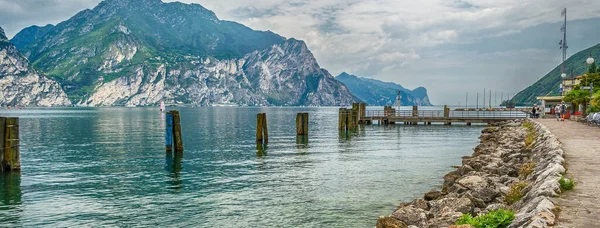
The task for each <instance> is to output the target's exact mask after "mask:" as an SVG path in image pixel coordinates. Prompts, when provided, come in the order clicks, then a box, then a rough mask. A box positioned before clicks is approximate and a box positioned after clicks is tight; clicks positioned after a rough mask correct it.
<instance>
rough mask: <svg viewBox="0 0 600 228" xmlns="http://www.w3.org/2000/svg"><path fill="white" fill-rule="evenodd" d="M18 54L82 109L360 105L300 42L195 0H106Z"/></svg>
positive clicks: (61, 24)
mask: <svg viewBox="0 0 600 228" xmlns="http://www.w3.org/2000/svg"><path fill="white" fill-rule="evenodd" d="M15 38H18V37H15ZM17 41H19V42H21V40H18V39H17ZM21 51H22V53H24V54H25V55H26V56H27V57H28V58H29V59H30V60H31V61H32V62H33V65H34V66H35V67H36V68H38V69H41V70H42V71H44V72H47V75H48V76H50V77H51V78H53V79H55V80H57V81H58V82H59V83H60V84H61V85H62V87H63V89H64V90H65V92H66V93H67V94H68V95H69V98H70V99H71V100H72V101H73V102H74V103H76V104H77V105H81V106H115V105H124V106H143V105H156V104H158V103H159V102H160V101H165V102H166V103H184V104H193V105H208V104H214V103H236V104H240V105H309V106H332V105H347V104H350V103H352V102H353V101H358V99H357V98H356V97H354V96H353V95H352V94H351V93H350V91H349V90H348V89H347V88H346V87H345V86H344V85H343V84H341V83H339V82H338V81H336V80H335V79H334V78H333V76H331V75H330V74H329V73H328V72H327V71H326V70H324V69H321V68H320V67H319V65H318V63H317V61H316V59H315V58H314V56H313V55H312V53H311V52H310V50H308V48H307V46H306V44H305V43H304V42H302V41H299V40H295V39H286V38H284V37H281V36H279V35H277V34H275V33H273V32H270V31H256V30H252V29H250V28H248V27H245V26H243V25H241V24H238V23H235V22H230V21H222V20H219V19H218V18H217V16H216V15H215V14H214V13H213V12H212V11H210V10H208V9H206V8H204V7H202V6H201V5H198V4H184V3H180V2H171V3H164V2H162V1H160V0H105V1H103V2H101V3H100V4H99V5H98V6H96V7H95V8H93V9H88V10H84V11H81V12H79V13H77V14H76V15H75V16H73V17H72V18H70V19H69V20H67V21H64V22H61V23H59V24H57V25H56V26H55V27H54V28H52V29H51V30H50V31H48V32H47V33H46V34H45V35H44V36H43V37H42V38H38V39H36V40H35V41H33V42H31V43H30V44H29V45H27V46H26V47H24V48H22V49H21Z"/></svg>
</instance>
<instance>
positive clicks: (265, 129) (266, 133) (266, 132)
mask: <svg viewBox="0 0 600 228" xmlns="http://www.w3.org/2000/svg"><path fill="white" fill-rule="evenodd" d="M263 135H264V142H265V144H267V143H269V128H268V124H267V114H266V113H263Z"/></svg>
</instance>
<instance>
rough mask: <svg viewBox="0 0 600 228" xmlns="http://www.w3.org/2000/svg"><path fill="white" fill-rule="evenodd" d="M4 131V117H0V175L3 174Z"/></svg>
mask: <svg viewBox="0 0 600 228" xmlns="http://www.w3.org/2000/svg"><path fill="white" fill-rule="evenodd" d="M5 131H6V117H0V173H1V172H4V149H5V148H4V139H5V138H6V136H5Z"/></svg>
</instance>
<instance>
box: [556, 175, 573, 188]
mask: <svg viewBox="0 0 600 228" xmlns="http://www.w3.org/2000/svg"><path fill="white" fill-rule="evenodd" d="M558 184H560V189H561V190H563V191H568V190H571V189H573V188H574V187H575V181H574V180H573V179H569V178H565V177H561V178H560V180H558Z"/></svg>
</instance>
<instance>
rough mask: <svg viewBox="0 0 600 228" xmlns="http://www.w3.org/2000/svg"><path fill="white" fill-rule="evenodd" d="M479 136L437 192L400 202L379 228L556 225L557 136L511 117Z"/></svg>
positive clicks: (559, 167) (559, 151) (561, 160)
mask: <svg viewBox="0 0 600 228" xmlns="http://www.w3.org/2000/svg"><path fill="white" fill-rule="evenodd" d="M480 140H481V142H480V144H479V145H478V146H477V147H475V148H474V153H473V155H472V156H465V157H463V160H462V166H460V167H458V168H457V169H456V170H455V171H452V172H450V173H448V174H446V175H445V176H444V183H443V186H442V189H441V190H431V191H429V192H427V193H425V195H424V197H423V198H422V199H416V200H414V201H412V202H408V203H401V204H400V205H399V206H398V207H397V208H396V210H395V211H394V212H393V213H392V214H391V215H390V216H381V217H380V218H379V220H378V221H377V225H376V226H377V228H392V227H394V228H403V227H425V228H434V227H477V228H479V227H547V226H551V225H554V224H555V222H556V217H557V213H558V212H559V211H560V210H559V209H558V207H557V206H556V205H555V203H554V202H553V197H557V196H558V195H559V194H560V193H561V191H562V190H563V188H564V187H563V188H561V183H559V182H561V178H563V175H564V173H565V168H564V167H563V163H564V158H563V150H562V149H561V146H560V142H559V141H558V139H557V138H556V137H555V136H554V135H553V134H551V133H550V131H549V130H548V129H546V128H545V127H544V126H542V125H539V124H537V123H535V122H531V121H523V120H515V121H508V122H504V123H501V124H497V125H496V126H491V127H488V128H485V129H484V130H482V134H481V136H480ZM570 181H571V182H572V180H570ZM562 182H564V180H563V181H562ZM563 185H564V184H563Z"/></svg>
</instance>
